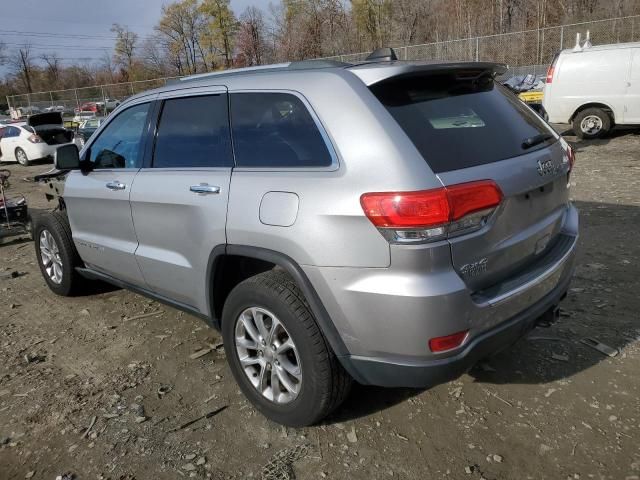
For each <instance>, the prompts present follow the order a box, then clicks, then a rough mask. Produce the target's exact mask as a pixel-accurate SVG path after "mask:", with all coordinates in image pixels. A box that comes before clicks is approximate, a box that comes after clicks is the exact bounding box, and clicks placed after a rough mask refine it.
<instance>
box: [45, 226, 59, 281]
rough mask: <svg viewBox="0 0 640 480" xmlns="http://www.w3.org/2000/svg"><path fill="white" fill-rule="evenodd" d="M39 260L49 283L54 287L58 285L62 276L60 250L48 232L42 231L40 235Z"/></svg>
mask: <svg viewBox="0 0 640 480" xmlns="http://www.w3.org/2000/svg"><path fill="white" fill-rule="evenodd" d="M40 258H41V260H42V265H43V266H44V270H45V272H47V275H48V276H49V278H50V279H51V281H52V282H53V283H55V284H56V285H60V283H62V274H63V268H62V259H61V258H60V249H59V248H58V244H57V243H56V241H55V239H54V238H53V235H51V232H49V230H42V232H41V233H40Z"/></svg>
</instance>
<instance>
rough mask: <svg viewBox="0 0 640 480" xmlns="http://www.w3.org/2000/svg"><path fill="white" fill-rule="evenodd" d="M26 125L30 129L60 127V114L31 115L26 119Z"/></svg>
mask: <svg viewBox="0 0 640 480" xmlns="http://www.w3.org/2000/svg"><path fill="white" fill-rule="evenodd" d="M27 125H29V126H31V127H39V126H41V125H60V126H62V113H60V112H47V113H38V114H36V115H31V116H30V117H29V118H28V119H27Z"/></svg>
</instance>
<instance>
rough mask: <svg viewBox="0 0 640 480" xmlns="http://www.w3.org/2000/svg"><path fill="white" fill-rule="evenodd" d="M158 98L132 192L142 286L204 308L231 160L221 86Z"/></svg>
mask: <svg viewBox="0 0 640 480" xmlns="http://www.w3.org/2000/svg"><path fill="white" fill-rule="evenodd" d="M188 92H189V93H186V92H179V93H176V92H171V94H167V95H165V96H164V97H160V98H159V100H158V101H159V102H161V105H160V108H159V111H160V113H159V118H158V121H157V127H156V134H155V145H154V148H153V151H152V152H150V155H149V156H150V158H151V162H150V164H149V165H146V166H145V168H143V169H142V170H141V171H140V173H139V174H138V176H137V178H136V182H135V186H134V188H133V191H132V195H131V208H132V212H133V221H134V223H135V227H136V233H137V236H138V240H139V242H140V245H139V247H138V249H137V250H136V259H137V261H138V264H139V265H140V268H141V269H142V272H143V274H144V277H145V279H146V281H147V285H148V288H150V289H151V290H152V291H154V292H156V293H158V294H160V295H163V296H166V297H168V298H170V299H172V300H174V301H177V302H180V303H183V304H185V305H187V306H190V307H194V308H196V309H198V310H200V311H202V312H206V309H207V305H206V301H205V299H206V298H208V296H207V293H206V292H205V288H206V285H207V282H206V281H205V279H206V269H207V262H208V260H209V254H210V253H211V251H212V250H213V249H214V248H215V247H216V246H217V245H224V244H225V243H226V234H225V224H226V213H227V201H228V197H229V182H230V179H231V169H232V167H233V156H232V152H231V139H230V133H229V114H228V100H227V90H226V88H225V87H213V88H211V87H208V88H207V89H206V90H198V89H189V91H188Z"/></svg>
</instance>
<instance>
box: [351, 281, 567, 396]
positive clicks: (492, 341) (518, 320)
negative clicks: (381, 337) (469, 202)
mask: <svg viewBox="0 0 640 480" xmlns="http://www.w3.org/2000/svg"><path fill="white" fill-rule="evenodd" d="M570 280H571V277H570V276H567V278H566V279H565V280H564V281H563V283H562V284H561V285H558V286H557V287H556V289H554V291H552V292H551V293H549V294H548V295H547V296H546V297H544V298H543V299H542V300H539V301H538V302H537V303H536V304H534V305H532V306H531V307H530V308H528V309H527V310H526V311H524V312H522V313H520V314H518V315H516V316H515V317H513V318H511V319H509V320H507V321H506V322H503V323H501V324H499V325H498V326H496V327H494V328H492V329H491V330H489V331H486V332H484V333H482V334H480V335H478V336H476V337H475V338H473V339H472V340H471V341H470V342H469V343H468V344H467V345H466V347H465V348H464V349H463V350H462V351H461V352H458V353H457V354H456V355H455V356H452V357H446V358H439V359H434V360H427V361H423V362H412V363H394V362H393V361H387V360H384V359H381V358H367V357H359V356H349V357H345V358H342V359H341V360H342V361H343V364H344V365H345V367H346V368H347V370H348V371H349V373H350V374H351V375H352V376H353V377H354V378H355V380H356V381H358V382H359V383H362V384H365V385H378V386H383V387H414V388H424V387H430V386H434V385H438V384H440V383H444V382H448V381H450V380H453V379H455V378H457V377H459V376H460V375H462V374H464V373H465V372H467V371H468V370H469V369H470V368H471V367H473V366H474V365H475V364H476V363H478V361H480V360H482V359H483V358H486V357H488V356H490V355H493V354H495V353H498V352H499V351H501V350H504V349H505V348H508V347H509V346H511V345H513V344H514V343H515V342H516V341H517V340H518V339H520V338H521V337H522V336H524V335H525V334H526V333H527V332H529V331H530V330H531V329H533V328H534V327H535V326H536V323H537V322H538V321H539V319H541V317H542V318H544V317H543V315H544V314H545V313H547V312H550V311H551V310H552V309H554V308H555V307H556V306H557V305H558V303H559V302H560V301H561V300H562V298H564V296H565V295H566V292H567V289H568V287H569V282H570Z"/></svg>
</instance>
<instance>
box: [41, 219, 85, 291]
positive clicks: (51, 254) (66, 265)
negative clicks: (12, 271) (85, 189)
mask: <svg viewBox="0 0 640 480" xmlns="http://www.w3.org/2000/svg"><path fill="white" fill-rule="evenodd" d="M33 238H34V240H35V246H36V258H37V260H38V266H39V267H40V272H41V273H42V276H43V277H44V280H45V282H47V285H48V286H49V288H50V289H51V291H52V292H54V293H55V294H57V295H61V296H63V297H69V296H73V295H75V294H76V293H78V292H79V291H80V287H81V285H82V283H83V278H82V276H81V275H80V274H79V273H78V272H77V271H76V267H81V266H82V260H81V259H80V255H78V251H77V250H76V247H75V245H74V244H73V240H72V238H71V227H70V226H69V221H68V220H67V218H66V216H65V215H64V214H62V213H60V212H51V213H46V214H44V215H41V216H39V217H38V219H37V222H36V225H35V231H34V233H33Z"/></svg>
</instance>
